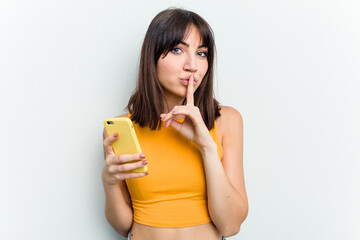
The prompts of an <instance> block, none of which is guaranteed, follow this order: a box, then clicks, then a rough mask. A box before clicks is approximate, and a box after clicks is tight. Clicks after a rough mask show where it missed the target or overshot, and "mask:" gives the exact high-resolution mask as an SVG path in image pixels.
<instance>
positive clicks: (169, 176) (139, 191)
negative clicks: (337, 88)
mask: <svg viewBox="0 0 360 240" xmlns="http://www.w3.org/2000/svg"><path fill="white" fill-rule="evenodd" d="M214 51H215V44H214V38H213V34H212V31H211V28H210V27H209V25H208V24H207V23H206V22H205V20H204V19H202V18H201V17H200V16H199V15H197V14H196V13H193V12H190V11H186V10H182V9H168V10H165V11H162V12H160V13H159V14H158V15H157V16H156V17H155V18H154V19H153V21H152V22H151V24H150V26H149V28H148V31H147V33H146V36H145V39H144V43H143V46H142V51H141V59H140V66H139V76H138V84H137V88H136V90H135V92H134V93H133V95H132V96H131V98H130V100H129V103H128V111H129V113H128V114H125V115H122V116H121V117H128V118H130V119H131V120H132V121H133V125H134V128H135V131H136V134H137V137H138V139H139V142H140V145H141V148H142V151H143V153H141V154H122V155H117V156H116V155H115V154H114V152H113V150H112V147H111V144H112V142H113V141H115V140H116V139H117V137H118V135H117V134H113V135H110V136H107V135H106V132H105V131H104V152H105V157H106V160H105V164H104V166H103V170H102V180H103V184H104V189H105V195H106V203H105V215H106V218H107V220H108V222H109V223H110V225H111V226H112V227H113V228H114V229H115V230H116V231H117V232H118V233H119V234H121V235H123V236H128V239H131V240H168V239H175V240H188V239H199V240H220V239H223V237H227V236H232V235H235V234H236V233H238V232H239V230H240V226H241V223H242V222H243V221H244V220H245V218H246V216H247V213H248V201H247V195H246V190H245V182H244V173H243V122H242V117H241V115H240V113H239V112H238V111H237V110H235V109H234V108H231V107H226V106H221V107H220V106H219V104H218V102H217V101H216V100H215V99H214V97H213V63H214ZM133 160H139V161H138V162H135V163H128V162H129V161H133ZM124 163H126V164H124ZM144 165H147V166H148V172H146V173H128V172H127V171H128V170H131V169H136V168H139V167H142V166H144Z"/></svg>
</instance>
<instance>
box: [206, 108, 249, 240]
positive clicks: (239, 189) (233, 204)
mask: <svg viewBox="0 0 360 240" xmlns="http://www.w3.org/2000/svg"><path fill="white" fill-rule="evenodd" d="M221 109H222V110H221V117H220V119H219V121H218V122H219V123H218V122H217V123H218V124H217V125H218V130H219V131H218V132H219V136H220V137H221V136H222V147H223V152H224V156H223V159H222V161H220V158H219V155H218V153H217V146H216V144H215V143H214V144H213V145H212V146H210V147H206V148H200V151H201V154H202V157H203V161H204V168H205V174H206V183H207V194H208V209H209V213H210V217H211V219H212V221H213V223H214V224H215V226H216V227H217V228H218V230H219V232H220V233H221V234H222V235H223V236H224V237H229V236H233V235H235V234H237V233H238V232H239V230H240V226H241V223H242V222H243V221H244V220H245V218H246V216H247V213H248V201H247V195H246V190H245V181H244V172H243V121H242V117H241V115H240V113H239V112H238V111H237V110H235V109H233V108H230V107H221Z"/></svg>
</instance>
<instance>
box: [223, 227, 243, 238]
mask: <svg viewBox="0 0 360 240" xmlns="http://www.w3.org/2000/svg"><path fill="white" fill-rule="evenodd" d="M240 226H241V224H239V225H235V226H232V227H228V228H226V229H223V230H222V231H220V233H221V235H222V236H223V237H231V236H234V235H236V234H238V233H239V231H240Z"/></svg>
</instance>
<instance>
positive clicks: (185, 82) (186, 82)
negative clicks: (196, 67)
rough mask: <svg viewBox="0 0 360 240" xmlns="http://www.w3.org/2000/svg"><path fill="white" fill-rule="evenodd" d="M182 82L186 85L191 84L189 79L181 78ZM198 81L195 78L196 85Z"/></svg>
mask: <svg viewBox="0 0 360 240" xmlns="http://www.w3.org/2000/svg"><path fill="white" fill-rule="evenodd" d="M180 82H181V83H182V84H184V85H185V86H187V85H189V79H184V78H180ZM196 83H197V81H195V80H194V86H195V85H196Z"/></svg>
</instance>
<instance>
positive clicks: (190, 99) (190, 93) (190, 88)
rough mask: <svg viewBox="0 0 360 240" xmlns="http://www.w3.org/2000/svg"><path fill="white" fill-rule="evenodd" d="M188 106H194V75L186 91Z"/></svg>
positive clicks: (191, 76)
mask: <svg viewBox="0 0 360 240" xmlns="http://www.w3.org/2000/svg"><path fill="white" fill-rule="evenodd" d="M186 106H194V74H191V75H190V78H189V83H188V86H187V89H186Z"/></svg>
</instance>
